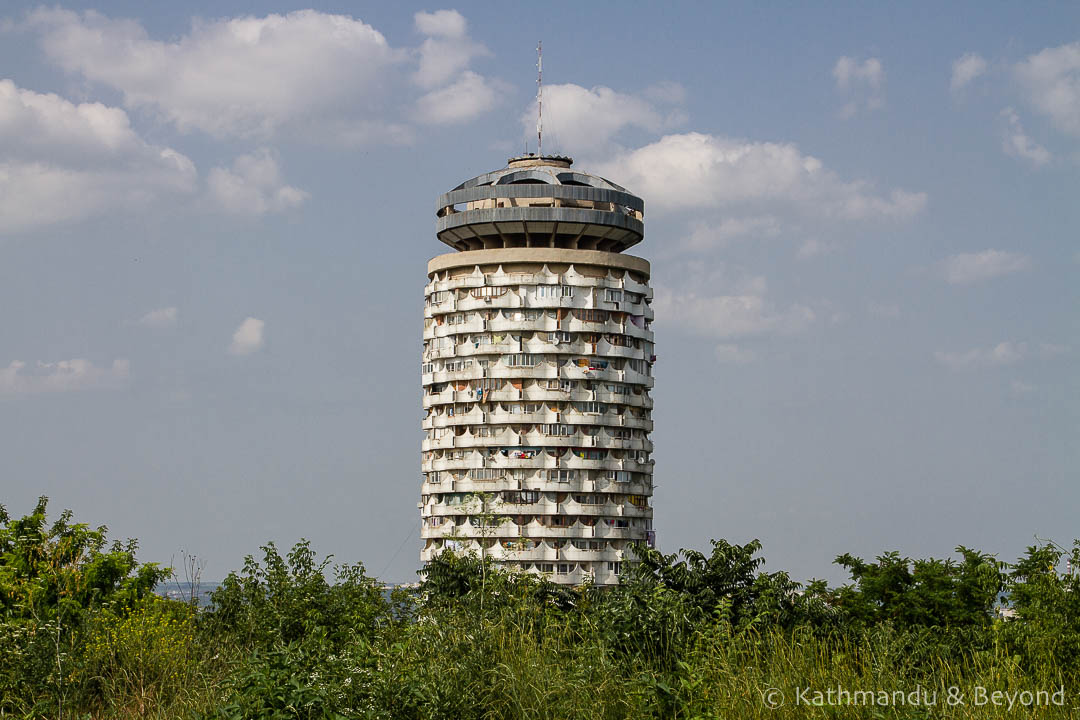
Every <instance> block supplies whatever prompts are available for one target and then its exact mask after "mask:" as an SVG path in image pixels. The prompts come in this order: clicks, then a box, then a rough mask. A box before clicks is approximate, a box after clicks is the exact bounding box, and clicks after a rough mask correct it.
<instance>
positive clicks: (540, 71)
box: [536, 40, 544, 157]
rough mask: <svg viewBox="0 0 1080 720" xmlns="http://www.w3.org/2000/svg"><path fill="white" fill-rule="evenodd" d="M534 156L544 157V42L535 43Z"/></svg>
mask: <svg viewBox="0 0 1080 720" xmlns="http://www.w3.org/2000/svg"><path fill="white" fill-rule="evenodd" d="M536 156H537V157H543V156H544V41H543V40H539V41H537V43H536Z"/></svg>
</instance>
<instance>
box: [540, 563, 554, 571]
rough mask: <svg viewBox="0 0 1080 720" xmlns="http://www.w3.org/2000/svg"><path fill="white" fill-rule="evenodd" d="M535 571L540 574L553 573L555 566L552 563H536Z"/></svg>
mask: <svg viewBox="0 0 1080 720" xmlns="http://www.w3.org/2000/svg"><path fill="white" fill-rule="evenodd" d="M536 569H537V570H539V571H540V572H542V573H550V572H554V571H555V566H554V565H553V564H552V563H536Z"/></svg>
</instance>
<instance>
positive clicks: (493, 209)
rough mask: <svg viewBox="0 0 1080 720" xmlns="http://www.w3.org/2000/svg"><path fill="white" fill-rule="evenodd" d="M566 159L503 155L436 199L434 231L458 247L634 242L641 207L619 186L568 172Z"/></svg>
mask: <svg viewBox="0 0 1080 720" xmlns="http://www.w3.org/2000/svg"><path fill="white" fill-rule="evenodd" d="M573 162H574V161H573V159H572V158H569V157H562V156H558V155H544V156H538V155H533V154H528V155H522V156H519V157H514V158H510V160H509V161H508V162H507V166H506V167H505V168H502V169H501V170H495V171H494V172H489V173H484V174H483V175H478V176H477V177H474V178H472V179H471V180H466V181H465V182H463V183H461V184H460V185H458V186H457V187H456V188H454V189H453V190H451V191H450V192H448V193H444V194H443V195H441V196H439V199H438V202H437V203H436V211H435V215H436V218H437V220H436V230H435V232H436V234H437V235H438V238H439V240H441V241H442V242H444V243H446V244H447V245H449V246H450V247H452V248H454V249H456V250H461V251H468V250H483V249H491V248H512V247H546V248H560V249H567V250H601V251H605V252H616V253H618V252H622V251H624V250H626V249H627V248H629V247H631V246H633V245H636V244H637V243H639V242H641V239H642V237H643V236H644V234H645V226H644V223H643V219H644V210H645V204H644V203H643V202H642V200H641V198H639V197H637V196H636V195H633V194H631V193H630V192H628V191H627V190H626V188H624V187H622V186H620V185H616V184H615V183H613V182H611V181H610V180H607V179H605V178H602V177H600V176H599V175H591V174H589V173H583V172H578V171H576V170H571V169H570V167H571V165H572V164H573Z"/></svg>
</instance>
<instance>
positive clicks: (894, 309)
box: [866, 302, 900, 319]
mask: <svg viewBox="0 0 1080 720" xmlns="http://www.w3.org/2000/svg"><path fill="white" fill-rule="evenodd" d="M866 311H867V312H868V313H870V314H871V315H873V316H874V317H877V318H889V319H894V318H898V317H900V306H899V305H897V304H896V303H878V302H871V303H870V304H869V305H867V306H866Z"/></svg>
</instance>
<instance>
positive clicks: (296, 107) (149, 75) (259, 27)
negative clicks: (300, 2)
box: [27, 9, 407, 142]
mask: <svg viewBox="0 0 1080 720" xmlns="http://www.w3.org/2000/svg"><path fill="white" fill-rule="evenodd" d="M27 24H28V26H29V27H32V28H35V29H36V30H37V31H38V32H40V34H41V41H42V47H43V48H44V50H45V52H46V54H47V56H48V57H49V58H50V59H51V60H52V61H54V62H55V63H57V64H58V65H60V67H62V68H64V69H65V70H67V71H69V72H74V73H79V74H80V75H82V76H83V77H85V78H87V79H88V80H91V81H93V82H97V83H101V84H103V85H106V86H108V87H111V88H115V89H116V90H118V91H119V92H120V93H122V95H123V102H124V105H125V106H126V107H129V108H141V109H146V110H149V111H152V112H154V113H157V114H159V115H160V116H161V117H163V118H164V119H166V120H168V121H170V122H172V123H174V124H175V125H176V126H177V127H178V128H179V129H180V130H181V131H190V130H193V129H197V130H202V131H204V132H207V133H210V134H211V135H214V136H216V137H254V138H267V137H269V136H271V135H273V134H275V133H277V132H278V131H280V130H283V129H286V128H287V129H289V130H293V131H296V132H298V133H300V134H303V135H305V136H308V137H311V138H313V139H331V138H333V139H340V140H344V141H349V142H360V141H363V140H369V139H382V138H399V137H400V135H401V134H402V129H401V128H400V127H399V126H397V125H395V124H394V123H391V122H388V121H387V120H386V119H385V112H384V111H383V109H382V105H383V102H384V99H385V94H386V90H387V86H388V85H392V84H393V83H394V82H395V80H394V78H393V73H394V71H395V70H396V68H397V67H398V66H399V64H400V63H402V62H404V61H405V60H406V59H407V54H406V53H404V52H402V51H398V50H395V49H393V48H391V47H390V46H389V44H388V43H387V41H386V39H385V38H384V37H383V35H382V34H381V33H380V32H378V31H377V30H375V28H373V27H371V26H370V25H367V24H365V23H363V22H361V21H359V20H355V19H353V18H352V17H349V16H346V15H331V14H327V13H322V12H318V11H315V10H298V11H295V12H290V13H288V14H285V15H277V14H271V15H267V16H265V17H250V16H249V17H238V18H231V19H220V20H206V21H196V22H194V23H193V24H192V27H191V29H190V30H189V31H188V32H187V33H186V34H184V35H182V36H180V37H179V38H175V39H172V40H169V41H161V40H155V39H153V38H151V37H150V35H149V34H148V33H147V31H146V29H145V28H143V26H142V25H140V24H139V23H138V22H136V21H134V20H118V19H111V18H108V17H106V16H104V15H102V14H100V13H97V12H94V11H88V12H85V13H83V14H78V13H75V12H72V11H69V10H62V9H39V10H37V11H35V12H33V13H31V14H30V16H29V19H28V21H27Z"/></svg>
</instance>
